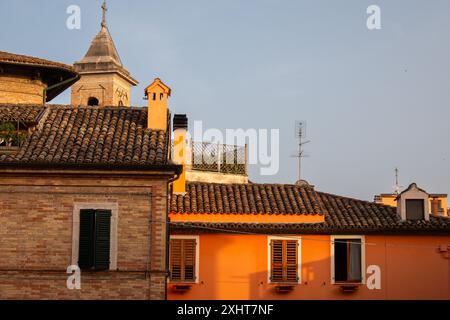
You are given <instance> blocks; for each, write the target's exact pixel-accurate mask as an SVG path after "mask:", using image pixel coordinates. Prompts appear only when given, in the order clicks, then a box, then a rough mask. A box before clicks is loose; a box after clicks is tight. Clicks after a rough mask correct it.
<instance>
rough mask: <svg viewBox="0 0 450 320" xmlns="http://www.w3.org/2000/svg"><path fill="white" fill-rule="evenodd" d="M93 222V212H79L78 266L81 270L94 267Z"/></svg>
mask: <svg viewBox="0 0 450 320" xmlns="http://www.w3.org/2000/svg"><path fill="white" fill-rule="evenodd" d="M94 222H95V211H94V210H81V211H80V238H79V247H78V248H79V249H78V250H79V251H78V252H79V253H78V266H79V267H80V269H82V270H86V269H90V268H92V267H93V266H94Z"/></svg>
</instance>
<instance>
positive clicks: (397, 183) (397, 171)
mask: <svg viewBox="0 0 450 320" xmlns="http://www.w3.org/2000/svg"><path fill="white" fill-rule="evenodd" d="M398 177H399V170H398V168H397V167H396V168H395V185H394V192H395V194H396V195H399V194H400V190H401V188H402V186H401V185H400V184H399V182H398V180H399V179H398Z"/></svg>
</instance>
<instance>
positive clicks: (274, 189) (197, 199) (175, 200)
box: [172, 183, 324, 214]
mask: <svg viewBox="0 0 450 320" xmlns="http://www.w3.org/2000/svg"><path fill="white" fill-rule="evenodd" d="M306 189H308V190H306ZM288 194H289V195H290V196H288ZM297 203H307V204H308V206H305V205H302V206H301V205H298V204H297ZM172 211H173V212H177V213H221V214H228V213H269V214H323V213H324V208H322V207H321V205H320V203H319V198H318V197H317V194H316V192H315V191H314V189H312V188H310V187H298V186H292V185H270V184H214V183H188V184H187V190H186V194H185V195H180V194H178V195H174V196H173V197H172Z"/></svg>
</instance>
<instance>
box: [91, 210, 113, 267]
mask: <svg viewBox="0 0 450 320" xmlns="http://www.w3.org/2000/svg"><path fill="white" fill-rule="evenodd" d="M110 239H111V211H106V210H98V211H97V212H96V214H95V258H94V259H95V270H109V259H110V257H109V250H110V243H111V241H110Z"/></svg>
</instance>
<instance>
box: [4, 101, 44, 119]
mask: <svg viewBox="0 0 450 320" xmlns="http://www.w3.org/2000/svg"><path fill="white" fill-rule="evenodd" d="M44 110H45V108H44V107H43V106H36V105H26V104H24V105H15V106H11V105H5V104H0V121H21V122H26V123H37V122H38V121H39V118H40V116H41V115H42V114H43V111H44Z"/></svg>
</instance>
